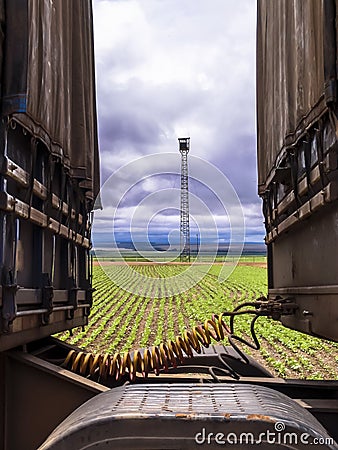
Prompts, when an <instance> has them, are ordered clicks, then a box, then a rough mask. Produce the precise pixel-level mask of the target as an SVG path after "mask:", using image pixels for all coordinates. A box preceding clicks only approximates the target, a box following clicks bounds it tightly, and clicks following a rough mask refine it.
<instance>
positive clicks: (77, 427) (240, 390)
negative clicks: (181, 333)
mask: <svg viewBox="0 0 338 450" xmlns="http://www.w3.org/2000/svg"><path fill="white" fill-rule="evenodd" d="M276 423H283V425H284V426H285V431H286V432H292V433H296V434H298V435H300V434H301V433H308V435H309V436H311V437H319V436H321V437H323V438H328V434H327V432H326V431H325V429H324V428H323V427H322V426H321V425H320V424H319V422H318V421H317V420H316V419H315V418H314V417H313V416H312V415H311V414H310V413H308V412H307V411H306V410H305V409H303V408H302V407H301V406H300V405H299V404H297V403H296V402H294V401H293V400H291V399H290V398H288V397H286V396H285V395H283V394H280V393H279V392H276V391H273V390H271V389H268V388H263V387H261V386H252V385H237V384H222V385H220V384H216V385H201V384H190V385H186V384H184V385H180V384H175V385H168V384H160V385H156V386H154V385H149V384H148V385H142V386H137V385H128V386H124V387H121V388H117V389H113V390H111V391H109V392H106V393H104V394H101V395H98V396H97V397H96V398H94V399H92V400H90V401H89V402H87V403H86V404H84V405H82V406H81V407H80V408H79V409H78V410H76V411H75V412H74V413H73V414H71V416H69V417H68V418H67V419H66V420H65V421H64V422H63V423H62V424H61V425H60V426H59V427H58V428H57V429H56V430H54V432H53V433H52V435H51V436H50V437H49V438H48V440H47V441H46V442H45V443H44V444H43V445H42V446H41V447H40V450H52V449H53V450H57V449H63V450H67V449H72V450H75V449H84V448H87V449H89V448H94V447H95V448H97V449H101V448H113V447H114V448H115V447H116V448H128V449H129V450H131V449H135V448H139V449H145V448H146V449H149V448H152V449H168V448H172V449H192V448H198V447H199V445H198V442H197V441H196V436H197V435H198V433H201V430H203V428H204V429H205V430H206V431H207V433H209V432H212V433H213V435H214V436H215V434H216V433H224V435H226V434H227V433H230V432H231V433H234V434H237V435H238V436H239V435H240V433H245V432H246V433H252V434H253V435H254V436H256V437H257V436H258V435H259V433H261V432H264V431H265V432H266V431H267V430H269V431H271V432H273V430H274V431H276V428H275V424H276ZM200 436H201V435H199V437H200ZM208 444H209V445H208V448H218V447H219V445H217V443H215V440H213V441H211V442H210V443H208ZM269 445H270V446H271V444H268V443H267V442H266V441H264V439H263V442H262V443H261V444H260V448H269ZM235 448H237V449H244V448H248V445H247V444H246V443H245V442H241V443H237V446H236V447H235ZM274 448H276V449H278V448H294V446H293V445H278V444H276V443H275V445H274ZM297 448H299V449H301V448H306V447H305V446H303V445H298V446H297ZM323 448H332V449H333V448H336V446H335V445H334V444H332V445H327V446H323Z"/></svg>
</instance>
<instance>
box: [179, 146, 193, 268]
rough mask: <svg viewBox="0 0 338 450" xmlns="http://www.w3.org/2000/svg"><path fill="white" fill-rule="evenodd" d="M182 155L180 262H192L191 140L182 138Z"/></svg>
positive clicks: (180, 148)
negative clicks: (189, 169) (189, 162)
mask: <svg viewBox="0 0 338 450" xmlns="http://www.w3.org/2000/svg"><path fill="white" fill-rule="evenodd" d="M178 142H179V150H180V153H181V222H180V231H181V235H180V260H181V261H188V262H190V228H189V189H188V153H189V147H190V138H180V139H178Z"/></svg>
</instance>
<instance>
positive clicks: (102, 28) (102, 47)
mask: <svg viewBox="0 0 338 450" xmlns="http://www.w3.org/2000/svg"><path fill="white" fill-rule="evenodd" d="M93 8H94V33H95V36H94V37H95V58H96V78H97V101H98V121H99V140H100V142H99V143H100V152H101V168H102V170H101V176H102V182H105V181H106V180H107V179H109V177H110V176H111V175H112V174H114V173H115V175H113V178H112V179H111V180H112V181H111V182H110V183H107V184H106V187H104V188H103V195H102V197H103V200H104V210H103V211H102V212H100V213H98V214H97V215H96V221H95V228H94V232H95V233H98V232H100V231H109V230H110V227H112V226H113V225H112V222H111V221H110V220H109V218H110V217H111V213H112V211H111V208H110V207H111V204H110V197H109V195H112V194H111V193H112V192H113V191H114V187H113V186H116V185H117V182H118V181H119V185H120V186H121V184H123V188H121V187H120V188H118V189H117V191H116V192H117V193H118V194H116V195H119V196H120V197H121V198H120V200H121V202H120V203H119V205H118V212H117V214H116V217H115V222H114V227H115V232H116V233H117V234H118V235H119V236H123V233H126V232H128V229H129V227H130V218H131V217H132V215H133V214H136V215H135V217H137V218H138V221H137V228H142V227H143V228H144V229H148V230H150V232H151V233H155V234H156V232H157V233H164V234H168V233H171V232H173V230H176V231H177V230H178V228H179V187H180V179H179V176H177V175H175V174H174V172H175V171H176V173H178V172H179V163H180V155H179V152H178V141H177V139H178V137H186V136H190V138H191V149H190V154H189V157H198V158H202V160H201V161H202V162H201V163H200V164H197V165H195V166H194V164H193V163H191V171H193V170H196V171H195V172H194V173H192V172H190V173H191V175H192V177H194V178H195V180H191V183H190V192H191V193H192V195H193V196H195V197H196V198H197V199H198V198H199V199H200V203H203V204H204V205H207V207H208V208H209V213H210V215H211V216H212V217H213V218H214V219H215V222H216V223H217V227H218V228H219V230H218V231H219V235H220V238H223V239H224V238H226V236H227V223H228V221H227V218H226V216H227V212H226V211H225V210H228V207H229V205H226V204H225V205H224V204H221V203H222V202H220V197H222V194H223V184H222V182H223V179H222V177H219V181H220V182H219V183H218V184H217V186H216V185H213V189H212V191H213V192H209V194H208V192H207V190H208V189H207V186H205V185H208V184H209V182H211V180H210V179H209V180H206V179H205V177H206V176H207V175H206V173H210V174H211V172H207V171H204V169H203V160H206V161H208V162H210V163H212V164H213V165H215V166H216V168H217V169H219V170H220V171H222V172H223V174H224V175H225V177H226V178H227V179H229V181H230V182H231V184H232V185H233V187H234V189H235V191H236V192H237V194H238V196H239V199H240V201H241V203H242V207H243V211H244V216H245V225H246V240H247V241H257V242H262V241H263V235H264V231H263V218H262V214H261V201H260V199H259V198H258V196H257V175H256V135H255V29H256V2H255V1H254V0H236V1H233V0H94V1H93ZM167 152H174V153H176V154H177V164H176V166H175V164H174V163H172V160H171V158H169V160H170V161H171V162H170V161H169V160H168V167H167V172H169V173H165V172H166V170H165V169H164V167H158V168H156V166H154V167H153V170H154V176H149V173H148V172H147V171H146V172H147V174H146V176H147V179H143V178H144V176H145V175H144V173H145V172H144V173H143V172H142V169H141V168H142V167H143V166H142V162H140V163H139V165H138V166H137V165H135V160H137V159H138V158H140V157H145V156H146V155H150V154H158V153H161V154H164V153H167ZM163 158H165V156H163ZM155 160H156V158H155ZM155 160H154V161H155ZM147 161H148V160H147ZM126 164H130V166H129V168H130V169H126V170H124V171H122V172H121V171H120V172H118V173H116V171H117V170H118V169H120V168H121V167H122V166H124V165H126ZM136 164H137V163H136ZM147 164H148V163H147ZM174 166H175V167H174ZM197 166H198V168H197ZM135 167H139V168H140V169H137V170H135ZM194 167H196V169H194ZM136 172H137V173H136ZM121 174H122V175H121ZM121 176H123V183H122V181H121V179H119V177H121ZM209 176H210V177H213V175H212V174H211V175H209ZM160 189H165V192H163V193H162V194H163V196H162V197H161V200H160V201H159V198H155V197H156V196H153V195H152V194H153V193H156V192H159V190H160ZM215 189H216V192H215ZM224 189H225V188H224ZM105 191H106V192H105ZM126 191H128V192H127V193H125V192H126ZM109 192H110V194H109ZM116 195H115V196H116ZM147 199H148V200H147ZM145 200H147V201H145ZM107 202H108V205H107ZM192 203H193V202H192ZM195 203H196V202H195ZM140 208H141V209H140ZM142 208H143V209H142ZM196 208H197V209H195V217H192V218H191V224H192V233H194V232H195V231H196V226H195V225H196V224H195V222H196V221H197V222H198V221H199V220H200V219H199V217H200V216H203V214H204V212H203V211H204V210H203V207H199V206H196ZM198 208H200V209H198ZM141 212H142V213H141ZM147 226H148V228H147ZM198 226H200V227H203V226H204V225H203V224H201V225H198Z"/></svg>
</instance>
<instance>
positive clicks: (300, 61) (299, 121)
mask: <svg viewBox="0 0 338 450" xmlns="http://www.w3.org/2000/svg"><path fill="white" fill-rule="evenodd" d="M324 3H325V2H324V1H323V0H301V1H298V0H278V1H271V0H259V1H258V20H257V124H258V125H257V131H258V168H259V170H258V173H259V180H258V183H259V189H260V191H261V192H262V191H263V190H264V188H265V187H266V182H267V180H268V178H269V176H270V175H271V173H272V172H273V170H274V169H275V168H276V167H277V166H278V161H279V159H280V158H281V157H282V154H283V152H284V151H285V150H286V149H287V148H288V147H289V146H292V145H293V144H294V143H295V142H296V141H297V140H298V139H299V137H300V135H301V134H302V133H303V132H304V130H305V129H306V128H307V127H309V126H310V125H311V124H312V123H313V122H314V121H315V120H316V119H318V118H319V117H320V116H321V115H322V114H323V113H324V112H325V111H326V109H327V105H326V99H325V95H324V94H325V74H324V31H323V26H324V6H323V4H324Z"/></svg>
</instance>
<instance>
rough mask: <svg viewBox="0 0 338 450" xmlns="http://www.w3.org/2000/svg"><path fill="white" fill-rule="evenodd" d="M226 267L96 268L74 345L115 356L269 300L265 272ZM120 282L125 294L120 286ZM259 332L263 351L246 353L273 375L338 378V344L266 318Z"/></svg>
mask: <svg viewBox="0 0 338 450" xmlns="http://www.w3.org/2000/svg"><path fill="white" fill-rule="evenodd" d="M221 267H222V266H220V265H214V266H212V267H211V269H210V270H209V271H208V273H207V274H205V275H204V276H203V277H201V276H200V274H201V273H202V272H201V268H198V266H197V267H196V269H195V268H194V270H195V271H192V272H191V271H190V273H189V272H187V273H185V271H186V268H187V266H182V265H179V264H170V265H164V264H156V265H155V264H153V265H150V264H144V265H135V266H131V267H127V266H124V265H112V266H108V267H107V268H106V267H105V268H104V269H105V270H103V268H101V267H100V266H96V267H94V287H95V289H96V291H95V293H94V304H93V308H92V312H91V315H90V318H89V324H88V326H87V327H86V330H85V331H84V332H83V331H81V330H78V331H77V332H76V333H75V334H74V336H73V337H72V338H68V341H69V342H71V343H72V344H76V345H78V346H80V347H85V348H87V349H89V350H91V351H100V352H102V351H108V352H110V353H114V352H115V351H127V350H131V349H136V348H139V347H145V346H150V345H153V344H156V345H157V344H159V343H160V342H162V341H164V340H166V339H173V337H174V336H175V335H177V334H178V332H183V331H184V329H186V328H190V327H192V326H194V325H196V324H197V323H198V322H204V320H205V319H207V318H211V316H212V314H215V313H216V314H219V313H221V312H224V311H231V310H233V308H234V307H235V306H236V305H238V304H239V303H241V302H245V301H253V300H255V299H256V298H258V297H260V296H262V295H266V292H267V282H266V271H265V270H264V269H262V268H260V267H252V266H238V267H237V268H236V269H235V270H234V271H233V273H232V274H231V275H230V276H229V277H228V279H226V280H225V281H222V280H221V279H220V278H219V275H220V270H221ZM140 276H141V278H140ZM195 278H196V280H198V282H196V283H195V284H193V285H192V287H191V288H190V289H187V290H185V291H184V290H183V289H182V282H183V283H185V282H186V283H188V284H189V283H190V284H192V283H191V282H192V281H194V280H195ZM140 280H141V282H140ZM121 284H122V285H123V286H124V287H127V289H122V288H121ZM168 286H169V287H168ZM251 319H252V316H249V315H245V316H244V315H243V316H239V317H237V318H236V320H235V324H236V328H235V332H236V334H238V335H240V336H244V337H247V336H248V335H249V334H250V333H249V330H250V323H251ZM256 332H257V336H258V337H259V339H260V341H261V350H260V351H259V352H256V351H253V350H250V349H246V348H244V351H247V352H248V353H250V354H251V355H252V356H253V357H257V359H258V360H259V361H260V362H263V363H264V364H265V365H266V367H267V368H268V369H270V370H271V371H272V372H273V373H274V374H276V375H279V376H288V377H302V378H306V377H312V378H338V370H337V359H336V357H335V356H334V352H336V351H337V348H338V346H337V344H334V343H329V342H325V341H321V340H319V339H316V338H314V337H310V336H306V335H303V334H301V333H298V332H296V331H293V330H289V329H286V328H284V327H283V326H282V325H281V324H280V323H279V322H276V321H273V320H271V319H267V318H265V317H264V318H260V319H259V320H258V321H257V322H256ZM62 337H63V338H65V335H63V336H62Z"/></svg>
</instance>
